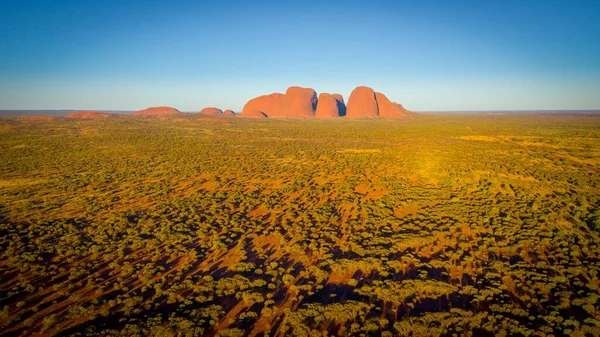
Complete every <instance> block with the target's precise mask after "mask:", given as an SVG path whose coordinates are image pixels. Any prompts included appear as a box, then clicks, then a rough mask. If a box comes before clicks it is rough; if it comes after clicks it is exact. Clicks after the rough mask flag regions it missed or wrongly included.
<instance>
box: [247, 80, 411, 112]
mask: <svg viewBox="0 0 600 337" xmlns="http://www.w3.org/2000/svg"><path fill="white" fill-rule="evenodd" d="M257 112H261V113H262V114H263V115H266V116H267V117H270V118H310V117H317V118H335V117H343V116H347V117H348V118H373V117H383V118H412V116H413V113H411V112H410V111H407V110H406V109H404V107H402V105H400V104H397V103H394V102H391V101H390V100H389V99H388V98H387V97H386V96H385V95H384V94H382V93H380V92H378V93H376V92H375V91H374V90H373V89H371V88H369V87H363V86H360V87H356V88H355V89H354V90H353V91H352V93H351V94H350V97H349V98H348V104H347V105H345V104H344V98H343V97H342V95H340V94H328V93H322V94H320V95H319V98H318V99H317V94H316V92H315V91H314V90H313V89H311V88H301V87H289V88H288V89H287V90H286V93H285V94H280V93H274V94H271V95H265V96H259V97H256V98H253V99H251V100H249V101H248V103H246V105H245V106H244V109H243V110H242V114H241V115H240V116H241V117H257V115H258V114H257Z"/></svg>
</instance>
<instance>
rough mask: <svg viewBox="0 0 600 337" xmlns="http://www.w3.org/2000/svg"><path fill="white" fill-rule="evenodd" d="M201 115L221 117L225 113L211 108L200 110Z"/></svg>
mask: <svg viewBox="0 0 600 337" xmlns="http://www.w3.org/2000/svg"><path fill="white" fill-rule="evenodd" d="M199 114H201V115H206V116H221V115H223V111H221V109H219V108H214V107H210V108H204V109H202V110H200V112H199Z"/></svg>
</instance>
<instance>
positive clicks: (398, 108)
mask: <svg viewBox="0 0 600 337" xmlns="http://www.w3.org/2000/svg"><path fill="white" fill-rule="evenodd" d="M375 98H376V99H377V107H378V109H379V117H384V118H410V117H411V114H410V113H409V112H408V111H406V109H404V107H403V106H402V105H400V104H397V103H394V102H391V101H390V100H389V99H388V98H387V97H386V96H385V95H384V94H382V93H380V92H376V93H375Z"/></svg>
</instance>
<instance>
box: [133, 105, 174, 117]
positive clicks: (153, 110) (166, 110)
mask: <svg viewBox="0 0 600 337" xmlns="http://www.w3.org/2000/svg"><path fill="white" fill-rule="evenodd" d="M180 114H182V112H181V111H179V110H177V109H175V108H172V107H168V106H156V107H150V108H146V109H144V110H140V111H136V112H134V113H132V114H131V115H133V116H170V115H180Z"/></svg>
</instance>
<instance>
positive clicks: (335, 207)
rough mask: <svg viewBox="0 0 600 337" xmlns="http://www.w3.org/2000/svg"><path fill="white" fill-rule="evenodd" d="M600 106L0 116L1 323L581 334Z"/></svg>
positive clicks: (588, 286)
mask: <svg viewBox="0 0 600 337" xmlns="http://www.w3.org/2000/svg"><path fill="white" fill-rule="evenodd" d="M599 198H600V116H564V115H562V116H560V115H447V116H444V115H429V116H420V117H418V118H415V119H414V120H404V121H393V120H333V121H327V120H295V121H285V120H268V119H265V120H243V119H239V118H235V119H218V118H207V117H200V116H186V115H182V116H174V117H168V118H142V117H127V116H124V117H120V118H108V119H101V120H69V119H64V118H55V119H53V120H39V121H38V120H26V119H3V120H0V280H1V282H0V334H2V335H5V336H19V335H31V334H38V333H41V334H42V335H48V336H50V335H63V336H64V335H76V336H97V335H100V336H149V335H154V336H169V335H173V336H176V335H177V336H196V335H208V336H394V335H399V336H407V335H412V336H460V335H473V336H488V335H496V336H506V335H516V336H519V335H520V336H565V335H574V336H599V335H600V280H599V279H600V278H599V275H598V274H599V273H600V247H599V244H600V237H599V234H600V210H599V208H598V204H599Z"/></svg>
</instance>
